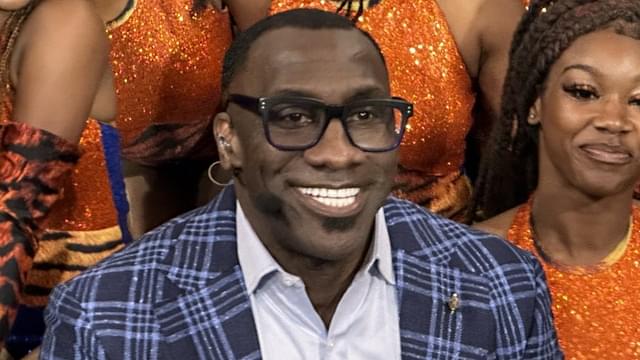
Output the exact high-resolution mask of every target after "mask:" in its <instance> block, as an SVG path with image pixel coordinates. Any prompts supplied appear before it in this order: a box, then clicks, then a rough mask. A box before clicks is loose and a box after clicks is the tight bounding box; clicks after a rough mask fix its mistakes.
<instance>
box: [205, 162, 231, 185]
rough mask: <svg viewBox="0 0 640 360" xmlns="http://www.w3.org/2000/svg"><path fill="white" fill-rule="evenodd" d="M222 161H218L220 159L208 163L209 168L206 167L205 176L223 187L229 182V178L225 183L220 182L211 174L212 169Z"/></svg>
mask: <svg viewBox="0 0 640 360" xmlns="http://www.w3.org/2000/svg"><path fill="white" fill-rule="evenodd" d="M221 164H222V163H221V162H220V160H218V161H215V162H214V163H213V164H211V165H209V169H207V176H208V177H209V180H210V181H211V182H212V183H214V184H216V185H218V186H222V187H225V186H227V185H229V184H231V180H229V181H227V182H226V183H221V182H220V181H218V180H216V178H215V177H214V176H213V174H212V170H213V169H215V167H216V166H218V165H221Z"/></svg>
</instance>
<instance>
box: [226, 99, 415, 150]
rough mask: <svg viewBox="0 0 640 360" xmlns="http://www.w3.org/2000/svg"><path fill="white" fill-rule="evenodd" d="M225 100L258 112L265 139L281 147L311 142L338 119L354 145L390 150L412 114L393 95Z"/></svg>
mask: <svg viewBox="0 0 640 360" xmlns="http://www.w3.org/2000/svg"><path fill="white" fill-rule="evenodd" d="M228 100H229V102H233V103H235V104H237V105H239V106H240V107H242V108H244V109H246V110H249V111H251V112H253V113H255V114H256V115H260V116H262V124H263V126H264V132H265V135H266V138H267V141H268V142H269V144H271V145H272V146H273V147H275V148H277V149H280V150H285V151H295V150H298V151H300V150H306V149H309V148H311V147H313V146H315V145H316V144H317V143H318V142H319V141H320V139H321V138H322V136H323V135H324V133H325V131H326V130H327V127H328V126H329V122H330V121H331V120H332V119H340V122H341V123H342V126H343V128H344V129H345V132H346V134H347V138H348V139H349V141H350V142H351V144H352V145H353V146H355V147H357V148H358V149H360V150H362V151H368V152H385V151H391V150H393V149H395V148H397V147H398V146H399V145H400V142H401V141H402V135H403V134H404V130H405V127H406V125H407V121H408V120H409V118H410V117H411V116H412V115H413V105H412V104H411V103H409V102H407V101H405V100H403V99H401V98H397V97H394V98H390V99H366V100H357V101H354V102H351V103H349V104H346V105H342V106H336V105H327V104H325V103H323V102H322V101H319V100H317V99H313V98H306V97H292V96H275V97H261V98H255V97H251V96H246V95H239V94H231V95H229V97H228Z"/></svg>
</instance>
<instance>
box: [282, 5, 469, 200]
mask: <svg viewBox="0 0 640 360" xmlns="http://www.w3.org/2000/svg"><path fill="white" fill-rule="evenodd" d="M271 7H272V8H271V11H272V13H273V12H281V11H285V10H290V9H293V8H300V7H315V8H320V9H323V10H327V11H333V12H335V11H336V9H337V4H336V3H335V2H332V1H329V0H274V1H273V2H272V5H271ZM357 24H358V26H360V27H361V28H362V29H364V30H366V31H367V32H369V33H370V34H371V35H372V36H373V38H375V39H376V41H377V42H378V44H379V45H380V48H381V49H382V52H383V54H384V56H385V59H386V61H387V66H388V68H389V73H390V81H391V91H392V94H393V95H395V96H400V97H403V98H405V99H406V100H408V101H410V102H412V103H414V104H415V111H414V116H413V117H412V118H411V119H410V120H409V124H408V127H407V131H406V133H405V135H404V139H403V142H402V145H401V147H400V164H401V167H402V169H401V170H405V171H401V174H400V176H399V179H398V181H399V182H400V183H403V184H405V185H407V186H406V187H404V189H401V191H400V193H398V192H396V194H397V195H400V196H402V197H404V198H408V199H410V200H412V201H415V202H418V203H421V204H423V205H425V206H427V207H429V208H430V209H431V210H435V211H438V210H439V209H438V206H436V204H435V202H438V199H436V200H435V202H433V201H432V200H433V198H435V197H438V196H441V197H453V198H455V197H456V196H457V195H456V194H455V193H456V192H459V191H467V192H468V189H466V188H464V187H463V188H459V187H457V186H452V182H454V181H455V180H456V179H457V176H451V175H452V174H459V171H460V169H461V168H462V165H463V161H464V150H465V137H466V135H467V133H468V131H469V129H470V127H471V122H472V108H473V105H474V101H475V95H474V93H473V90H472V83H471V79H470V78H469V75H468V72H467V69H466V67H465V64H464V61H463V59H462V56H461V54H460V53H459V51H458V49H457V47H456V43H455V40H454V38H453V36H452V34H451V31H450V29H449V25H448V23H447V21H446V19H445V17H444V14H443V12H442V11H441V9H440V8H439V7H438V4H437V2H436V1H435V0H420V1H415V0H412V1H407V0H382V1H381V2H380V3H378V4H376V5H374V6H372V7H370V8H368V9H366V10H365V11H364V14H363V15H362V16H361V17H360V18H359V20H358V22H357ZM442 179H446V180H444V181H440V182H438V180H442ZM424 182H428V184H426V185H427V186H426V187H425V183H424ZM434 186H438V187H439V188H440V189H441V190H438V189H434ZM415 189H419V190H420V191H419V192H420V193H415V192H414V191H413V190H415ZM467 195H468V194H466V195H465V196H463V197H462V198H460V199H457V200H454V201H463V202H466V201H468V196H467ZM427 198H428V199H427ZM465 205H466V204H465Z"/></svg>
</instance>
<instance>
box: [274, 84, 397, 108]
mask: <svg viewBox="0 0 640 360" xmlns="http://www.w3.org/2000/svg"><path fill="white" fill-rule="evenodd" d="M351 93H352V94H351V95H350V96H349V97H348V98H346V99H345V101H344V103H345V104H346V103H349V102H352V101H356V100H363V99H371V98H386V97H389V94H388V93H387V91H385V89H383V88H381V87H378V86H363V87H360V88H356V89H355V90H353V91H352V92H351ZM271 96H287V97H288V96H291V97H307V98H313V99H318V100H320V97H319V96H318V94H315V93H313V92H311V91H307V90H304V89H283V90H279V91H276V92H274V93H273V94H272V95H271Z"/></svg>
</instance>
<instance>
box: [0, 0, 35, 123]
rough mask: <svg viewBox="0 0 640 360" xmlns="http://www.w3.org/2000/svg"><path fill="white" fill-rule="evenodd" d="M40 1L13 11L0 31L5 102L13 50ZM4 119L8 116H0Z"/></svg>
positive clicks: (0, 94)
mask: <svg viewBox="0 0 640 360" xmlns="http://www.w3.org/2000/svg"><path fill="white" fill-rule="evenodd" d="M39 2H40V0H33V1H31V2H29V4H27V5H26V6H24V7H22V8H20V9H18V10H14V11H12V12H11V13H10V14H9V16H8V17H7V20H6V21H5V22H4V24H2V27H1V29H2V30H0V31H1V32H0V100H4V99H5V96H8V93H7V92H8V89H9V87H10V85H11V69H10V65H11V55H12V54H13V48H14V46H15V44H16V40H17V39H18V35H20V31H21V30H22V25H23V24H24V21H25V20H26V19H27V17H28V16H29V14H31V12H32V11H33V9H34V8H35V7H36V6H37V5H38V3H39ZM0 109H1V110H0V111H2V112H4V111H5V109H4V106H2V107H0ZM0 115H2V116H3V117H4V115H6V114H0Z"/></svg>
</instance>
